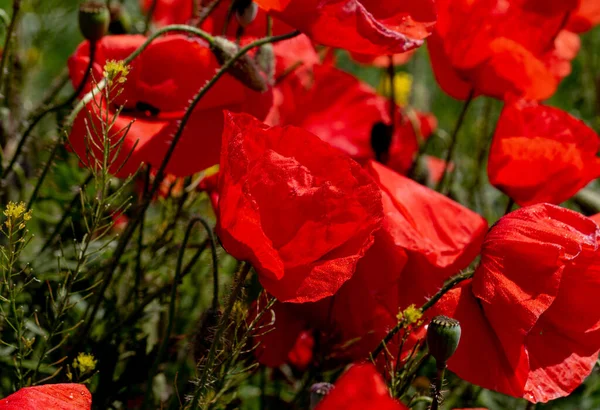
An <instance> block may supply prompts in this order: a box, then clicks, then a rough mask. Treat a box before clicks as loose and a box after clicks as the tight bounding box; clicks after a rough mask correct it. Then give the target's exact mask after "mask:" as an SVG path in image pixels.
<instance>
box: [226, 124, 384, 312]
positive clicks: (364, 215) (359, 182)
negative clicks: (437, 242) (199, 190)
mask: <svg viewBox="0 0 600 410" xmlns="http://www.w3.org/2000/svg"><path fill="white" fill-rule="evenodd" d="M382 216H383V215H382V210H381V195H380V194H379V190H378V188H377V185H375V183H374V182H373V181H372V179H371V178H370V177H369V176H368V175H367V173H365V172H364V171H363V170H362V169H361V168H360V166H359V165H358V164H357V163H356V162H354V161H352V160H351V159H350V158H348V157H347V156H345V155H344V154H342V153H340V152H339V151H337V150H335V149H333V148H332V147H331V146H330V145H328V144H326V143H324V142H323V141H321V140H319V139H318V138H317V137H316V136H314V135H312V134H310V133H309V132H306V131H304V130H302V129H299V128H295V127H285V128H280V127H272V128H269V127H268V126H266V125H265V124H263V123H261V122H259V121H257V120H256V119H254V118H252V117H251V116H249V115H243V114H232V113H227V114H226V122H225V131H224V133H223V149H222V152H221V166H220V174H219V221H218V225H217V232H218V233H219V237H220V239H221V241H222V243H223V245H224V247H225V249H226V250H227V251H228V252H229V253H231V254H232V255H233V256H234V257H236V258H237V259H240V260H248V261H250V262H251V263H252V265H253V266H254V268H255V269H256V270H257V272H258V275H259V278H260V281H261V283H262V284H263V286H264V287H265V289H266V290H267V291H268V292H269V293H271V294H272V295H273V296H275V297H277V299H279V300H282V301H288V302H310V301H316V300H319V299H322V298H324V297H327V296H331V295H332V294H334V293H335V292H336V291H337V290H338V289H339V287H340V286H341V285H342V284H343V283H344V282H345V281H347V280H348V279H350V277H351V276H352V274H353V273H354V270H355V268H356V263H357V261H358V259H360V257H361V256H363V254H364V253H365V251H366V250H367V249H368V248H369V247H370V246H371V244H372V242H373V233H374V231H376V230H377V229H378V228H379V224H380V222H381V218H382Z"/></svg>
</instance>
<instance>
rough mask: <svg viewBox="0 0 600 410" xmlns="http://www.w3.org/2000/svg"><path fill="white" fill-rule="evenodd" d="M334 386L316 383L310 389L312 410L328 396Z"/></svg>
mask: <svg viewBox="0 0 600 410" xmlns="http://www.w3.org/2000/svg"><path fill="white" fill-rule="evenodd" d="M333 388H334V386H333V384H331V383H325V382H323V383H315V384H313V385H312V386H311V387H310V409H311V410H313V409H315V408H316V407H317V404H319V402H320V401H321V400H323V397H325V396H327V395H328V394H329V392H331V390H333Z"/></svg>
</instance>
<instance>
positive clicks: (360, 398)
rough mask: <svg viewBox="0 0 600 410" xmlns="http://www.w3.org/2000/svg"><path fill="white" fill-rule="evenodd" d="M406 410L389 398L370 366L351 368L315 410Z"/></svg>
mask: <svg viewBox="0 0 600 410" xmlns="http://www.w3.org/2000/svg"><path fill="white" fill-rule="evenodd" d="M339 409H345V410H408V407H406V406H405V405H403V404H402V403H400V402H399V401H396V400H394V399H393V398H392V397H390V392H389V391H388V388H387V385H386V384H385V381H384V380H383V378H382V377H381V375H380V374H379V373H377V370H376V369H375V367H374V366H373V365H371V364H362V365H358V364H357V365H354V366H352V367H351V368H350V369H349V370H348V371H347V372H346V373H344V374H343V375H342V376H341V377H340V378H339V379H338V381H337V382H336V383H335V387H334V389H333V390H331V392H330V393H329V394H328V395H327V396H325V397H324V398H323V400H322V401H321V402H320V403H319V404H318V405H317V407H316V410H339Z"/></svg>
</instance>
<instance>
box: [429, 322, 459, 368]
mask: <svg viewBox="0 0 600 410" xmlns="http://www.w3.org/2000/svg"><path fill="white" fill-rule="evenodd" d="M460 332H461V330H460V323H459V322H458V320H455V319H452V318H449V317H447V316H436V317H434V318H433V319H432V320H431V323H429V327H428V328H427V346H428V347H429V353H431V355H432V356H433V357H434V358H435V361H436V362H437V367H438V368H440V369H442V368H445V367H446V361H447V360H448V359H449V358H450V357H452V355H453V354H454V352H455V351H456V348H457V347H458V342H459V341H460Z"/></svg>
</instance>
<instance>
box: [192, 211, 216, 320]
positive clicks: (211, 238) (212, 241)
mask: <svg viewBox="0 0 600 410" xmlns="http://www.w3.org/2000/svg"><path fill="white" fill-rule="evenodd" d="M195 219H197V220H198V221H199V222H200V223H201V224H202V226H203V227H204V229H205V230H206V233H207V235H208V241H209V243H210V252H211V254H212V265H213V266H212V268H213V300H212V308H213V310H214V311H217V310H218V309H219V257H218V255H217V241H216V238H215V234H214V232H213V230H212V228H211V227H210V225H209V224H208V222H206V220H205V219H204V218H202V217H200V216H197V217H196V218H195Z"/></svg>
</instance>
